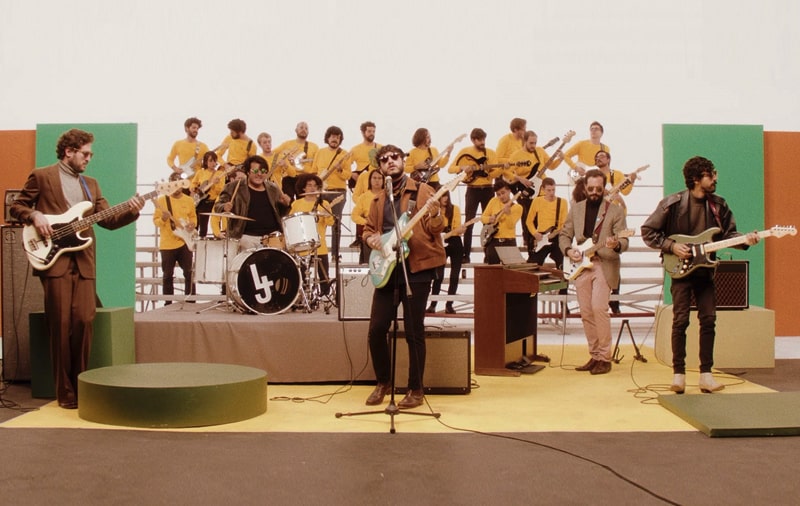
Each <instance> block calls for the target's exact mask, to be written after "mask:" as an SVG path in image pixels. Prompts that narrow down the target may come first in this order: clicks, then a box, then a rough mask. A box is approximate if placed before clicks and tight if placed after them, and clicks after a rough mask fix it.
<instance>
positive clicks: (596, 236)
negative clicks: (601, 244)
mask: <svg viewBox="0 0 800 506" xmlns="http://www.w3.org/2000/svg"><path fill="white" fill-rule="evenodd" d="M604 204H605V205H604V206H603V210H602V211H601V212H602V213H603V215H602V216H601V217H600V220H599V223H598V224H597V227H595V229H594V233H592V242H593V243H595V244H597V241H598V239H600V229H601V228H603V222H604V221H606V214H607V212H608V206H609V205H611V204H610V203H609V202H608V201H604Z"/></svg>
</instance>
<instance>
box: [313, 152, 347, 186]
mask: <svg viewBox="0 0 800 506" xmlns="http://www.w3.org/2000/svg"><path fill="white" fill-rule="evenodd" d="M339 155H342V157H341V158H339V161H338V162H336V163H335V164H332V165H331V166H330V167H328V168H327V169H325V171H324V172H323V173H322V174H321V175H320V176H319V178H320V179H322V180H323V181H325V180H326V179H328V178H329V177H330V175H331V174H333V173H334V172H336V171H337V170H342V164H343V163H344V161H345V160H347V159H348V158H350V153H348V152H347V151H340V152H339V153H336V154H335V155H333V158H334V159H335V158H336V157H337V156H339ZM331 161H333V160H331Z"/></svg>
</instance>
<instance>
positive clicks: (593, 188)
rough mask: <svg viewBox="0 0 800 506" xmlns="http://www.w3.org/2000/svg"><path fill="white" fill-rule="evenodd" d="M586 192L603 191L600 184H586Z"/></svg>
mask: <svg viewBox="0 0 800 506" xmlns="http://www.w3.org/2000/svg"><path fill="white" fill-rule="evenodd" d="M586 191H587V193H603V187H602V186H587V187H586Z"/></svg>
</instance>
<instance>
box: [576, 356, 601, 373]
mask: <svg viewBox="0 0 800 506" xmlns="http://www.w3.org/2000/svg"><path fill="white" fill-rule="evenodd" d="M596 365H597V360H595V359H593V358H590V359H589V361H588V362H586V363H585V364H583V365H582V366H580V367H576V368H575V370H576V371H591V370H592V369H594V366H596Z"/></svg>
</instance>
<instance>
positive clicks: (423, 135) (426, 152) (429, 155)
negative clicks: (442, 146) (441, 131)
mask: <svg viewBox="0 0 800 506" xmlns="http://www.w3.org/2000/svg"><path fill="white" fill-rule="evenodd" d="M411 143H412V144H413V145H414V147H413V148H412V149H411V151H410V152H409V153H408V156H406V166H405V171H406V173H408V174H410V175H411V177H412V178H414V180H416V181H421V180H422V179H423V178H424V179H425V181H426V182H427V183H428V184H429V185H430V186H432V187H433V188H434V189H435V190H438V189H439V187H440V186H441V184H440V183H439V173H438V172H435V173H433V174H432V175H431V174H430V172H431V171H438V169H439V168H440V167H444V166H446V165H447V162H448V161H450V152H446V153H445V154H444V155H443V156H442V158H441V159H440V160H438V162H436V166H435V167H431V165H430V164H431V162H433V161H434V160H436V159H438V158H439V150H438V149H436V148H435V147H433V146H431V134H430V132H429V131H428V129H427V128H417V130H416V131H415V132H414V135H413V136H412V137H411Z"/></svg>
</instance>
